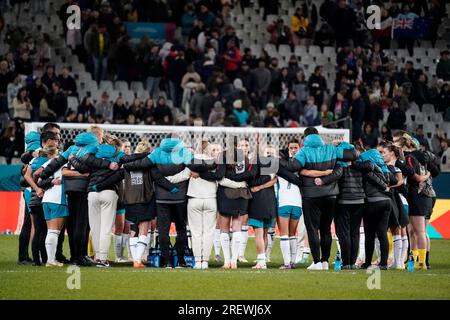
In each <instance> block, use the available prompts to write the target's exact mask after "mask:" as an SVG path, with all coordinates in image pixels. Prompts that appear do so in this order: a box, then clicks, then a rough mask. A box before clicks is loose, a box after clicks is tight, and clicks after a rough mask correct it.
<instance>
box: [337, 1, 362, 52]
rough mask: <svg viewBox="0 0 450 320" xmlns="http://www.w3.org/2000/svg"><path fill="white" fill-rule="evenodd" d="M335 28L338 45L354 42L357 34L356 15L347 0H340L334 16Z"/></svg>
mask: <svg viewBox="0 0 450 320" xmlns="http://www.w3.org/2000/svg"><path fill="white" fill-rule="evenodd" d="M332 21H333V22H332V23H331V25H332V26H333V29H334V31H335V35H336V47H337V48H339V47H342V46H344V45H345V44H347V43H349V42H353V38H354V36H355V32H356V29H355V26H356V15H355V12H354V11H353V10H352V9H351V8H350V7H349V6H348V5H347V1H346V0H339V1H338V7H337V8H336V11H335V13H334V16H333V17H332Z"/></svg>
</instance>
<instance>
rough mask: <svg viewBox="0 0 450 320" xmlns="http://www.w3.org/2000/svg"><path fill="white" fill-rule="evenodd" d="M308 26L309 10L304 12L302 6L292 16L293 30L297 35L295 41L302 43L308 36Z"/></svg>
mask: <svg viewBox="0 0 450 320" xmlns="http://www.w3.org/2000/svg"><path fill="white" fill-rule="evenodd" d="M308 26H309V20H308V12H303V10H302V8H297V9H295V13H294V15H293V16H292V17H291V30H292V33H293V34H294V35H295V36H296V37H297V41H294V42H295V43H301V40H302V39H303V38H305V37H306V36H307V32H308Z"/></svg>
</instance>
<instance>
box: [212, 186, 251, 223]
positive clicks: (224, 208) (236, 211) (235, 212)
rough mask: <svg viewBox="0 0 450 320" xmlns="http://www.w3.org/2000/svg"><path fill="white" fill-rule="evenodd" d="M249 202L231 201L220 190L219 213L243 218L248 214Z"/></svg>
mask: <svg viewBox="0 0 450 320" xmlns="http://www.w3.org/2000/svg"><path fill="white" fill-rule="evenodd" d="M248 204H249V200H247V199H244V198H239V199H229V198H227V196H226V195H225V192H223V188H219V190H218V192H217V211H219V213H220V214H221V215H223V216H232V217H234V216H243V215H246V214H248Z"/></svg>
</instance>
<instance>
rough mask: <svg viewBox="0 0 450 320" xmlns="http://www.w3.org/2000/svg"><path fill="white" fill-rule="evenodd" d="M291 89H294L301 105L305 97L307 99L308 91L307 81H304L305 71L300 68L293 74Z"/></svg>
mask: <svg viewBox="0 0 450 320" xmlns="http://www.w3.org/2000/svg"><path fill="white" fill-rule="evenodd" d="M292 91H295V95H296V96H297V100H298V102H300V104H301V105H304V104H305V103H306V99H308V94H309V92H308V81H306V76H305V72H304V71H303V70H302V69H300V70H299V71H298V72H297V73H296V74H295V78H294V79H293V81H292Z"/></svg>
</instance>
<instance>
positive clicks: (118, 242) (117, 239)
mask: <svg viewBox="0 0 450 320" xmlns="http://www.w3.org/2000/svg"><path fill="white" fill-rule="evenodd" d="M114 252H115V254H116V259H120V258H122V234H119V235H117V234H115V235H114Z"/></svg>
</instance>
